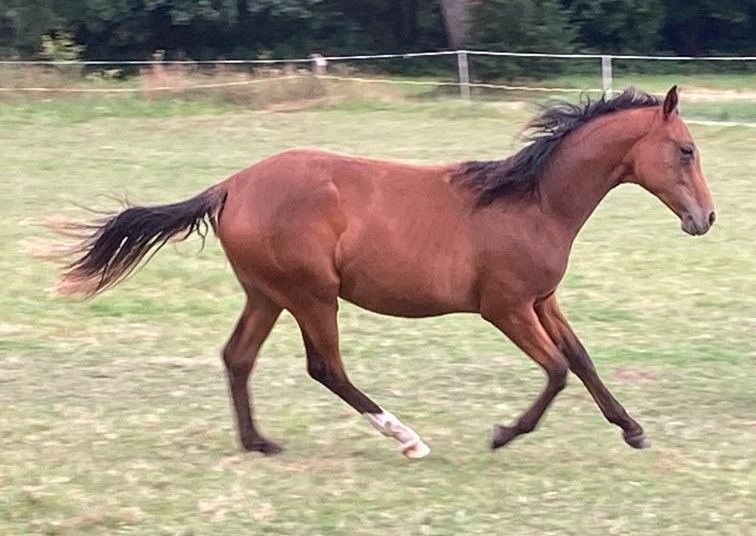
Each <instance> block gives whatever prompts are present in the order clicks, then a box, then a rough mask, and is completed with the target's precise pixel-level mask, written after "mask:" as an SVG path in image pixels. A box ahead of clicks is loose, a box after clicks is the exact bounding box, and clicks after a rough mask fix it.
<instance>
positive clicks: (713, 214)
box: [709, 210, 717, 225]
mask: <svg viewBox="0 0 756 536" xmlns="http://www.w3.org/2000/svg"><path fill="white" fill-rule="evenodd" d="M715 221H717V213H716V212H714V211H713V210H712V211H711V212H710V213H709V225H714V222H715Z"/></svg>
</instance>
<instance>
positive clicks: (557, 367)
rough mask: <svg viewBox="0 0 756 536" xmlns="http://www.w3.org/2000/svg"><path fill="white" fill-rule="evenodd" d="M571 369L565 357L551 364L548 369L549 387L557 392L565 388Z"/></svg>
mask: <svg viewBox="0 0 756 536" xmlns="http://www.w3.org/2000/svg"><path fill="white" fill-rule="evenodd" d="M569 370H570V367H569V365H568V364H567V361H566V360H564V359H560V360H559V361H556V362H554V363H553V364H552V365H551V366H549V367H548V368H547V369H546V373H547V374H548V377H549V387H550V388H551V389H553V390H554V391H556V392H559V391H561V390H562V389H564V388H565V387H566V386H567V373H568V372H569Z"/></svg>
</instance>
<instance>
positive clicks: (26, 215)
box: [0, 98, 756, 535]
mask: <svg viewBox="0 0 756 536" xmlns="http://www.w3.org/2000/svg"><path fill="white" fill-rule="evenodd" d="M530 113H531V110H528V109H525V110H513V109H510V108H508V107H506V106H497V105H494V104H485V105H484V104H476V105H472V106H468V107H463V106H460V105H458V104H456V103H452V102H434V103H404V104H402V103H396V104H374V105H371V106H365V105H364V104H361V105H349V104H342V105H339V106H337V107H332V108H326V109H318V110H310V111H301V112H297V113H266V112H262V113H260V112H258V113H255V112H249V111H242V110H235V109H232V108H229V107H227V106H221V105H215V104H208V103H185V102H181V101H155V102H152V103H145V102H142V101H136V100H134V101H132V100H129V99H122V98H119V99H104V98H103V99H97V100H91V101H90V100H69V101H42V100H34V101H15V100H12V101H3V102H0V147H1V148H2V149H1V150H0V151H1V152H0V154H1V155H2V157H1V158H0V177H2V178H0V181H1V182H0V184H1V185H2V188H0V203H1V204H2V207H3V208H2V213H3V226H2V228H0V272H1V273H3V274H4V277H5V285H4V286H5V290H4V292H3V293H0V352H1V354H0V534H9V535H16V534H18V535H22V534H38V533H41V534H77V535H78V534H148V535H151V534H183V535H189V534H198V535H199V534H202V535H205V534H212V535H225V534H286V535H315V534H329V535H330V534H334V535H356V534H359V535H374V534H426V535H457V534H490V533H501V534H509V535H526V534H528V535H530V534H554V535H557V534H560V535H561V534H575V535H606V534H684V535H689V534H695V535H700V534H712V535H714V534H716V535H744V534H754V532H756V506H754V504H756V498H755V497H754V492H755V491H756V465H755V464H754V460H755V459H756V389H755V388H754V377H756V338H755V337H754V335H756V275H755V274H756V247H755V242H754V237H756V180H755V178H756V158H754V151H753V147H754V144H756V130H753V129H737V128H721V127H704V126H695V127H693V128H692V130H693V132H694V136H695V137H696V139H697V141H698V143H699V146H700V151H701V154H702V155H703V160H704V168H705V171H706V175H707V177H708V180H709V183H710V186H711V189H712V191H713V194H714V197H715V200H716V202H717V208H718V212H719V221H718V223H717V225H716V226H715V227H714V229H713V230H712V232H711V233H710V234H709V235H707V236H705V237H703V238H692V237H689V236H686V235H684V234H683V233H682V231H680V229H679V224H678V222H677V220H676V218H675V217H674V216H673V215H672V214H671V213H669V212H668V211H667V209H665V208H664V207H663V206H662V205H661V204H660V203H659V202H658V201H657V200H655V199H653V198H651V197H650V196H649V195H648V194H646V193H644V192H642V191H641V190H640V189H637V188H633V187H623V188H620V189H618V190H617V191H615V192H613V193H612V194H611V195H610V196H609V198H608V199H607V200H606V201H605V202H604V203H603V204H602V205H601V206H600V207H599V210H598V211H597V213H596V214H595V215H594V217H593V218H592V219H591V220H590V221H589V223H588V224H587V226H586V227H585V229H584V230H583V232H582V234H581V236H580V237H579V240H578V242H577V244H576V246H575V248H574V252H573V257H572V262H571V265H570V269H569V273H568V274H567V277H566V279H565V281H564V283H563V285H562V290H561V300H562V303H563V306H564V309H565V310H566V312H567V314H568V316H569V317H570V318H571V320H572V322H573V324H574V327H575V328H576V330H577V331H578V333H579V334H581V335H582V338H583V339H584V342H585V344H586V346H587V347H588V349H589V351H590V352H591V353H592V355H593V356H594V358H595V361H596V363H597V365H598V367H599V370H600V372H601V373H602V375H603V377H604V379H605V380H606V382H607V384H608V385H609V387H610V388H611V389H612V390H613V391H614V393H615V394H616V395H617V397H618V398H619V399H620V400H621V401H622V402H623V403H624V404H625V405H626V407H627V408H628V410H629V411H630V412H631V413H632V414H633V415H634V416H635V417H636V418H637V419H638V421H639V422H641V423H642V424H643V425H644V426H645V428H646V431H647V435H648V436H649V438H650V439H651V441H652V443H653V447H652V448H651V449H650V450H645V451H634V450H631V449H630V448H628V447H627V446H626V445H625V444H624V443H623V442H622V440H621V439H620V437H619V432H618V430H617V429H616V428H615V427H613V426H612V425H609V424H607V423H606V422H604V420H603V418H602V417H601V415H600V413H599V411H598V410H597V408H596V407H595V405H594V403H593V401H592V400H591V398H590V396H589V395H588V394H587V392H586V391H585V389H584V388H583V387H582V385H581V384H580V382H579V381H577V379H575V378H574V377H573V378H571V379H570V384H569V386H568V388H567V389H566V390H565V391H564V392H563V393H562V394H561V395H560V396H559V397H558V398H557V400H556V402H555V404H554V406H553V407H552V409H551V410H550V412H549V413H548V414H547V416H546V418H545V419H544V421H543V422H542V425H541V427H540V428H539V429H538V430H537V431H536V432H535V433H533V434H531V435H529V436H527V437H524V438H522V439H520V440H518V441H516V442H514V443H513V444H511V445H509V446H507V447H506V448H504V449H502V450H500V451H497V452H495V453H491V452H490V451H488V449H487V438H488V433H489V430H490V427H491V425H492V424H493V423H496V422H501V423H508V422H510V421H511V420H512V419H514V418H515V417H516V416H517V415H519V413H520V412H521V411H522V410H523V409H524V408H526V407H527V406H528V405H529V404H530V403H531V402H532V400H533V398H534V396H535V395H536V394H537V392H538V391H539V390H540V389H541V387H542V384H543V379H542V375H541V373H540V371H539V370H538V368H537V367H536V366H535V365H534V364H533V363H532V362H531V361H530V360H529V359H528V358H526V357H524V356H522V355H521V354H520V353H519V352H518V351H517V350H516V349H514V347H513V346H512V345H511V344H509V343H508V342H506V341H505V340H503V338H502V337H501V336H500V335H499V334H497V333H496V332H495V331H494V330H493V329H492V328H491V327H489V326H488V325H487V324H486V323H485V322H484V321H482V320H480V319H479V318H477V317H474V316H469V315H452V316H448V317H443V318H436V319H427V320H400V319H392V318H387V317H380V316H377V315H374V314H370V313H367V312H365V311H362V310H358V309H356V308H354V307H352V306H350V305H348V304H345V305H344V306H343V307H342V310H341V313H340V314H341V329H342V346H343V353H344V355H345V360H346V362H347V367H348V370H349V371H350V372H351V375H352V377H353V380H354V381H355V383H356V384H357V385H359V386H360V387H362V388H363V389H364V390H365V391H366V392H367V393H369V394H370V395H372V396H373V397H374V398H375V399H376V400H377V401H378V402H379V403H380V404H381V405H383V406H385V407H386V408H388V409H390V410H391V411H393V412H394V413H396V414H397V415H398V416H400V417H401V418H402V419H403V420H404V421H405V422H407V423H408V424H410V425H412V426H413V427H414V428H415V429H416V430H418V432H419V433H421V435H422V436H423V437H424V438H425V440H426V441H427V442H428V443H429V444H430V446H431V448H432V449H433V452H432V453H431V455H430V456H429V457H428V458H426V459H424V460H422V461H420V462H417V463H410V462H408V461H407V460H405V459H404V458H403V457H402V456H401V455H400V454H399V453H398V452H396V451H395V450H394V445H393V443H392V442H390V441H388V440H386V439H385V438H383V437H381V436H380V435H378V434H377V433H376V432H375V431H374V430H373V429H372V428H371V427H370V426H369V425H368V424H367V423H366V422H365V421H364V420H363V419H362V418H361V417H360V416H358V415H356V414H354V413H353V412H352V411H351V410H350V409H349V408H348V407H347V406H346V405H344V404H343V403H342V402H341V401H339V400H338V399H336V398H335V397H334V396H333V395H332V394H331V393H330V392H328V391H327V390H326V389H324V388H323V387H321V386H320V385H318V384H316V383H315V382H314V381H312V380H311V379H310V378H308V377H307V374H306V372H305V366H304V356H303V350H302V348H301V344H300V341H299V335H298V332H297V330H296V329H295V325H294V322H293V321H292V319H291V318H290V317H288V316H286V315H284V316H283V317H282V319H281V320H280V322H279V324H278V325H277V327H276V328H275V330H274V332H273V334H272V336H271V338H270V340H269V342H268V343H267V344H266V346H265V347H264V348H263V352H262V357H261V359H260V362H259V366H258V369H257V371H256V375H255V377H254V382H253V388H254V396H255V401H256V405H257V409H258V416H259V422H260V424H261V427H262V429H263V431H264V432H265V433H267V435H269V436H270V437H271V438H274V439H279V440H282V441H283V442H284V443H285V445H286V447H287V450H286V452H284V453H283V454H282V455H280V456H278V457H273V458H263V457H261V456H258V455H255V454H245V453H241V452H240V451H239V450H238V448H237V446H236V443H235V436H234V428H233V424H232V417H231V410H230V407H229V403H228V399H227V393H226V385H225V376H224V371H223V369H222V367H221V363H220V359H219V357H218V353H219V349H220V347H221V346H222V344H223V343H224V341H225V339H226V337H227V336H228V334H229V332H230V330H231V328H232V326H233V324H234V322H235V319H236V315H237V313H238V312H239V310H240V308H241V305H242V296H241V293H240V292H239V289H238V288H237V284H236V282H235V279H234V277H233V274H232V273H231V270H230V267H229V265H228V264H227V263H226V262H225V260H224V258H223V256H222V254H221V251H220V248H219V246H218V244H217V242H215V241H214V240H210V241H209V242H208V246H207V247H206V248H205V249H204V251H202V252H198V249H199V243H198V242H197V241H190V242H187V243H183V244H180V245H176V246H169V247H167V248H165V249H164V250H163V251H162V252H161V253H160V254H159V255H158V256H157V257H156V258H155V259H154V260H153V262H152V263H151V264H150V265H149V266H148V267H146V268H145V269H144V270H142V271H141V272H140V273H138V274H137V275H136V276H135V277H134V278H132V279H130V280H129V281H127V282H126V283H125V284H123V285H122V286H121V287H119V288H118V289H116V290H114V291H113V292H111V293H109V294H105V295H103V296H101V297H98V298H96V299H95V300H93V301H91V302H86V303H81V302H74V301H70V300H63V299H59V298H55V297H53V296H51V295H50V294H49V293H48V291H47V289H48V288H49V287H50V286H51V285H52V283H53V281H54V279H55V276H56V268H55V266H54V265H52V264H49V263H46V262H42V261H40V260H38V259H36V258H34V257H33V256H31V253H32V252H33V250H34V249H35V248H37V247H38V246H39V245H40V243H41V241H44V240H47V239H49V238H50V235H49V234H48V233H47V232H46V231H45V230H43V229H42V228H40V227H39V226H38V225H37V224H38V223H39V222H40V221H41V220H43V219H44V218H46V217H49V216H56V215H61V216H66V217H77V216H81V215H82V214H83V212H82V210H81V209H79V208H76V207H75V205H74V203H80V204H84V205H86V206H91V207H98V208H113V207H114V205H115V203H114V202H113V201H112V200H111V199H109V198H108V197H107V196H109V195H113V194H115V195H123V194H124V193H128V195H129V198H130V199H132V200H137V201H143V202H169V201H174V200H179V199H183V198H186V197H188V196H190V195H193V194H194V193H196V192H198V191H199V190H200V189H202V188H204V187H205V186H207V185H209V184H211V183H213V182H215V181H217V180H219V179H220V178H222V177H224V176H226V175H228V174H230V173H231V172H233V171H235V170H237V169H239V168H241V167H243V166H246V165H247V164H249V163H251V162H253V161H255V160H257V159H259V158H261V157H263V156H265V155H268V154H271V153H273V152H275V151H278V150H281V149H284V148H287V147H293V146H301V145H306V146H319V147H325V148H329V149H333V150H337V151H344V152H351V153H359V154H363V155H371V156H378V157H385V158H394V159H402V160H410V161H419V162H426V161H427V162H431V161H448V160H455V159H464V158H473V157H474V158H485V157H494V156H498V155H502V154H506V153H509V152H511V151H512V150H513V149H514V148H516V143H515V142H514V141H513V135H514V134H515V133H516V132H517V131H518V130H519V129H520V128H521V126H522V125H523V123H524V122H525V121H526V120H527V118H528V117H529V115H530ZM450 247H451V246H450Z"/></svg>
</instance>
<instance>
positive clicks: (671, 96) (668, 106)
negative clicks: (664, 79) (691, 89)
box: [662, 85, 678, 119]
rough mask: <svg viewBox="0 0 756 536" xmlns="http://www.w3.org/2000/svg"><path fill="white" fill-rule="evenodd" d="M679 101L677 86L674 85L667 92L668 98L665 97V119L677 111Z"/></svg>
mask: <svg viewBox="0 0 756 536" xmlns="http://www.w3.org/2000/svg"><path fill="white" fill-rule="evenodd" d="M677 100H678V97H677V85H674V86H672V87H671V88H670V90H669V91H667V96H666V97H664V106H663V107H662V110H663V111H664V119H667V118H669V116H670V115H671V114H672V112H674V111H675V110H677Z"/></svg>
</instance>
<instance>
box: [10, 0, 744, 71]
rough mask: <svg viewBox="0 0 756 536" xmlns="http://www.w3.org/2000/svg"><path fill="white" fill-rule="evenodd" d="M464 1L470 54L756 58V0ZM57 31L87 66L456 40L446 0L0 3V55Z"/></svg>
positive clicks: (25, 49)
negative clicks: (448, 27) (159, 56)
mask: <svg viewBox="0 0 756 536" xmlns="http://www.w3.org/2000/svg"><path fill="white" fill-rule="evenodd" d="M468 1H469V6H470V25H469V31H468V37H467V42H468V45H469V47H477V48H488V49H498V50H515V51H517V50H520V51H521V50H531V51H559V52H566V51H592V52H613V53H632V52H639V53H659V52H667V53H678V54H694V55H700V54H707V53H717V54H746V53H747V54H753V53H754V52H756V0H702V1H699V2H689V1H683V0H598V1H594V0H533V1H529V0H485V1H474V0H468ZM59 33H70V34H71V35H73V36H74V38H75V40H76V42H77V43H79V44H81V45H83V46H84V47H85V53H84V54H85V56H86V57H87V58H90V59H94V58H98V59H100V58H113V59H123V58H149V57H150V56H151V54H152V53H153V52H154V51H155V50H158V49H163V50H165V51H166V57H167V58H176V57H189V58H195V59H204V58H217V57H232V56H233V57H256V56H260V55H268V56H288V55H296V56H303V55H307V54H310V53H313V52H320V53H325V54H334V53H336V54H342V53H343V54H349V53H369V52H400V51H416V50H433V49H444V48H446V47H447V43H448V40H447V35H446V31H445V29H444V24H443V18H442V12H441V9H440V5H439V2H438V0H0V55H2V56H3V57H35V54H36V53H37V52H38V51H39V50H40V46H41V41H42V36H43V35H56V34H59ZM476 63H478V65H477V68H478V73H482V74H485V72H486V71H487V70H489V71H490V70H495V71H496V72H498V73H499V74H500V75H505V76H508V77H516V76H517V75H518V74H520V73H521V72H524V70H525V69H527V71H528V74H529V75H533V74H548V73H551V72H553V71H554V70H556V69H558V68H559V66H560V65H563V64H561V63H559V64H558V63H554V62H548V61H547V62H528V63H523V62H521V61H520V62H517V61H509V62H501V61H500V62H498V63H496V64H495V65H494V64H493V63H492V62H476ZM417 65H418V64H416V63H413V64H412V66H411V67H410V66H409V62H405V65H396V66H395V65H390V66H389V68H390V70H407V69H409V68H412V69H416V68H417ZM381 67H382V66H381ZM427 67H431V66H430V65H428V66H427ZM570 68H571V69H572V67H570ZM422 69H425V70H427V69H426V66H423V67H422Z"/></svg>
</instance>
